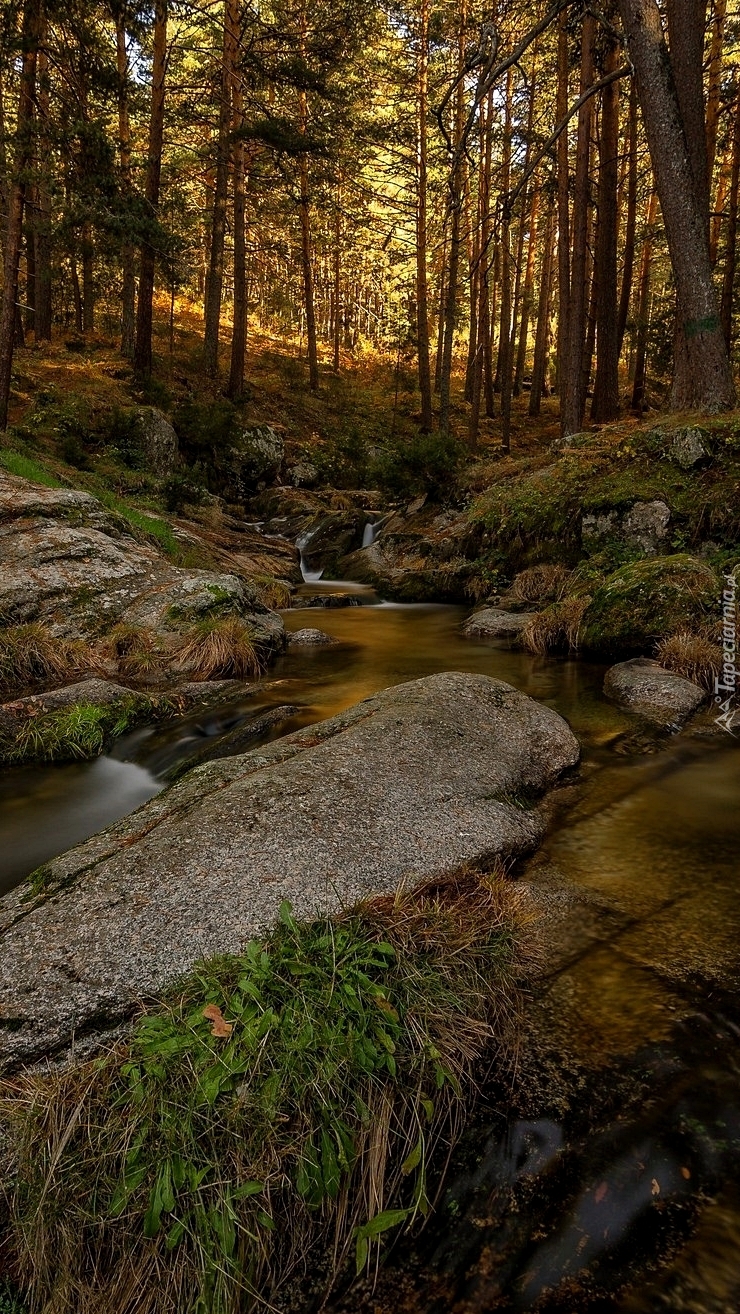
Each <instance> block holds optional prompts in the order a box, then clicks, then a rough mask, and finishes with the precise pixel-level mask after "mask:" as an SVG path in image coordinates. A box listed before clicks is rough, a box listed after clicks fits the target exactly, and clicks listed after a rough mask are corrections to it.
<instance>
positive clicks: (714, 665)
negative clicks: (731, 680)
mask: <svg viewBox="0 0 740 1314" xmlns="http://www.w3.org/2000/svg"><path fill="white" fill-rule="evenodd" d="M655 658H656V661H659V662H660V664H661V666H665V668H666V670H667V671H675V672H676V674H677V675H683V676H685V677H686V679H687V680H693V681H694V683H695V684H700V685H701V686H702V688H704V689H710V690H712V689H713V688H714V679H715V676H717V675H719V673H720V671H721V670H722V660H723V658H722V649H721V648H720V646H719V644H717V643H712V641H711V639H707V638H705V637H704V636H703V635H700V634H691V633H690V632H689V631H687V630H681V631H680V632H679V633H678V634H671V635H670V636H669V637H668V638H667V639H661V640H660V643H658V644H656V647H655Z"/></svg>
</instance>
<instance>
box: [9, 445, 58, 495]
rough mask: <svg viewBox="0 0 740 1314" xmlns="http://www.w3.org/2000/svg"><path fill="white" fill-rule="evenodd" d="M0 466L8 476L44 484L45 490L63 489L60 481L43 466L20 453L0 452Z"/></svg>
mask: <svg viewBox="0 0 740 1314" xmlns="http://www.w3.org/2000/svg"><path fill="white" fill-rule="evenodd" d="M0 465H1V466H2V467H3V469H5V470H7V471H8V473H9V474H14V475H18V477H19V478H20V479H30V480H32V482H33V483H34V484H45V485H46V487H47V488H62V487H63V485H62V482H61V480H60V479H57V478H56V476H55V475H53V474H50V473H49V471H48V470H46V469H45V467H44V466H43V465H39V463H38V461H32V460H31V459H30V457H28V456H21V454H20V452H13V451H10V450H9V449H4V450H3V451H0Z"/></svg>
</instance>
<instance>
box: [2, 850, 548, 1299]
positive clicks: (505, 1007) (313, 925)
mask: <svg viewBox="0 0 740 1314" xmlns="http://www.w3.org/2000/svg"><path fill="white" fill-rule="evenodd" d="M522 906H523V905H522V903H521V895H519V894H518V893H517V891H516V890H515V889H514V888H513V887H512V886H511V885H508V884H507V883H506V882H504V881H503V880H502V879H501V877H500V876H490V875H488V876H482V875H480V874H478V873H473V872H469V871H466V872H461V873H458V874H457V875H455V876H453V877H450V878H447V880H445V881H442V882H440V881H437V882H434V883H431V882H430V883H429V884H427V885H426V886H423V887H421V888H420V889H418V890H416V891H415V892H407V891H405V892H400V893H399V894H397V895H396V896H389V897H387V898H382V899H378V900H376V901H373V902H371V903H367V904H364V905H360V906H359V907H358V908H356V909H355V910H354V911H352V912H351V913H348V914H346V915H345V916H343V917H339V918H335V919H327V918H319V919H317V920H315V921H312V922H309V923H303V924H301V923H298V922H296V921H295V920H294V918H293V916H292V913H291V910H290V907H289V905H287V904H284V905H283V906H282V908H281V913H280V922H279V924H278V926H277V927H276V928H275V929H274V930H273V931H272V932H271V933H270V934H268V935H267V936H266V938H265V939H264V940H263V941H261V942H260V941H253V942H252V943H250V944H249V945H248V946H247V948H246V950H245V951H244V953H243V954H241V955H239V956H235V957H228V958H223V959H220V960H216V961H212V962H209V963H205V964H202V965H201V966H200V967H199V968H196V969H195V970H194V971H193V972H192V973H191V974H190V975H189V976H188V977H187V979H186V980H185V981H184V982H182V983H181V985H180V987H179V989H177V990H176V991H172V992H170V994H169V995H168V996H167V997H166V998H165V999H164V1001H163V1002H161V1003H160V1004H159V1005H158V1006H155V1007H153V1008H152V1009H151V1010H150V1011H149V1012H147V1013H145V1014H144V1015H143V1016H141V1017H140V1018H139V1020H138V1022H137V1023H136V1024H135V1027H134V1030H133V1034H132V1035H131V1037H130V1039H129V1040H128V1041H127V1042H125V1043H119V1044H118V1045H117V1046H116V1048H115V1049H114V1050H112V1051H111V1052H110V1053H108V1054H106V1055H104V1056H103V1057H101V1058H98V1059H95V1060H91V1061H88V1062H86V1063H81V1064H80V1063H78V1064H74V1065H67V1066H64V1067H61V1068H58V1069H56V1070H54V1071H49V1072H46V1073H40V1072H38V1073H32V1074H24V1075H20V1076H17V1077H15V1078H10V1079H8V1080H7V1081H6V1083H5V1086H4V1090H3V1092H2V1094H3V1100H2V1106H1V1109H2V1114H3V1120H4V1123H5V1125H6V1127H7V1128H8V1131H9V1138H10V1152H11V1153H12V1154H13V1155H14V1158H15V1162H16V1164H17V1170H16V1173H15V1176H14V1180H13V1182H12V1184H11V1188H10V1192H9V1210H10V1216H11V1225H10V1237H11V1251H10V1253H11V1258H12V1259H13V1260H14V1262H15V1263H16V1264H17V1266H18V1270H19V1273H20V1277H21V1287H22V1290H23V1292H24V1294H26V1295H27V1296H28V1298H29V1299H30V1300H31V1303H32V1304H33V1307H34V1308H41V1307H50V1305H49V1306H47V1302H51V1303H53V1307H54V1309H55V1311H57V1314H72V1311H74V1314H80V1312H84V1314H102V1312H103V1311H109V1310H112V1309H115V1310H116V1311H117V1312H118V1314H134V1311H136V1314H186V1312H188V1311H190V1312H192V1314H205V1312H206V1311H207V1312H208V1314H233V1311H234V1310H236V1309H239V1310H241V1311H246V1310H248V1309H251V1308H252V1307H253V1305H254V1304H256V1303H261V1302H263V1301H265V1302H269V1301H272V1300H274V1299H275V1297H276V1294H277V1293H278V1291H279V1289H280V1287H281V1286H282V1287H284V1286H285V1285H286V1284H287V1283H289V1282H290V1281H291V1280H294V1279H295V1278H296V1276H299V1275H300V1274H301V1273H302V1272H305V1271H306V1270H307V1269H308V1268H309V1266H315V1265H316V1264H317V1263H318V1265H319V1267H320V1269H322V1275H323V1277H324V1278H325V1279H326V1282H327V1285H330V1283H331V1281H332V1279H333V1277H334V1276H336V1274H337V1273H338V1272H339V1270H340V1269H342V1268H343V1267H344V1265H345V1262H346V1261H347V1260H348V1258H349V1257H350V1255H353V1259H354V1263H355V1265H356V1267H357V1269H358V1271H359V1270H361V1269H363V1268H364V1267H365V1266H366V1265H369V1264H371V1263H372V1262H373V1260H374V1256H375V1255H376V1254H377V1247H378V1245H379V1242H380V1238H381V1237H382V1236H383V1235H384V1234H385V1233H387V1232H392V1231H394V1230H395V1229H397V1228H399V1227H402V1226H408V1225H410V1224H412V1223H413V1222H414V1220H415V1219H418V1218H419V1217H423V1216H424V1215H425V1214H426V1213H427V1211H428V1210H429V1208H430V1204H431V1201H432V1199H433V1198H434V1195H435V1192H436V1190H437V1189H438V1188H439V1186H440V1169H443V1168H444V1165H445V1163H446V1162H447V1159H448V1155H449V1148H450V1145H451V1143H452V1142H453V1141H454V1140H455V1138H456V1137H457V1136H458V1134H459V1132H460V1130H461V1128H462V1124H463V1120H464V1117H465V1115H466V1113H467V1111H468V1110H469V1107H470V1104H471V1102H472V1100H473V1097H474V1093H475V1072H476V1067H477V1064H478V1063H479V1061H480V1059H481V1058H482V1056H483V1055H484V1053H488V1054H491V1053H492V1052H493V1053H497V1054H498V1057H499V1059H500V1060H502V1061H503V1057H504V1055H506V1054H507V1053H508V1045H509V1044H510V1042H511V1040H512V1036H513V1021H514V1018H515V1015H516V1009H515V1000H516V991H515V989H514V985H513V979H514V970H515V967H516V965H517V959H518V957H519V950H520V932H519V927H520V924H521V920H522V915H521V908H522Z"/></svg>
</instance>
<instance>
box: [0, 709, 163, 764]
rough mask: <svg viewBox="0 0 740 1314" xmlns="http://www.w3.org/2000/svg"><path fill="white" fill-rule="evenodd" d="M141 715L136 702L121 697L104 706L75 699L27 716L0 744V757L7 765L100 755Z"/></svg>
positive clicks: (61, 760)
mask: <svg viewBox="0 0 740 1314" xmlns="http://www.w3.org/2000/svg"><path fill="white" fill-rule="evenodd" d="M135 715H136V718H137V719H138V716H139V715H140V707H139V703H138V702H137V701H135V700H134V699H131V701H130V702H128V701H124V700H121V702H119V703H115V704H111V705H110V706H107V707H100V706H97V705H96V704H95V703H78V704H77V705H76V706H75V707H64V708H60V709H58V710H55V711H50V712H42V713H41V714H40V715H38V716H29V717H28V718H27V719H26V720H25V721H23V722H22V723H21V725H20V727H19V728H18V730H17V731H16V733H15V735H14V736H7V737H4V739H3V742H2V743H1V744H0V761H2V762H4V763H6V764H7V765H9V766H19V765H20V764H22V763H27V762H72V761H87V760H89V759H90V758H94V757H99V756H100V754H101V753H102V752H103V750H104V749H105V746H106V744H107V743H108V742H109V741H110V740H111V739H116V738H117V737H118V736H119V735H122V734H124V733H125V731H126V730H127V729H129V727H130V725H131V724H132V722H133V720H134V718H135Z"/></svg>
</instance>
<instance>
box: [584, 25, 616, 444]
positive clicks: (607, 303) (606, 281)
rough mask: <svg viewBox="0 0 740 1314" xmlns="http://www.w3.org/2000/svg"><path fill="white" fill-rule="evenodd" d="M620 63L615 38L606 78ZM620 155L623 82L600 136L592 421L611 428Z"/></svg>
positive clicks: (606, 99) (605, 105)
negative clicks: (620, 109) (609, 424)
mask: <svg viewBox="0 0 740 1314" xmlns="http://www.w3.org/2000/svg"><path fill="white" fill-rule="evenodd" d="M619 62H620V49H619V44H618V42H617V41H616V40H612V41H610V43H609V47H608V49H607V52H606V57H605V59H604V69H603V72H604V76H607V75H608V74H609V73H613V72H614V71H615V70H616V69H617V68H618V67H619ZM618 152H619V82H612V83H611V84H610V85H609V86H608V87H604V90H603V91H602V93H601V136H600V138H599V222H598V229H597V243H596V267H595V270H594V279H595V283H596V379H595V382H594V396H593V402H592V405H591V419H592V420H594V421H595V422H596V423H597V424H607V423H608V422H609V421H610V420H616V418H617V416H618V415H619V339H618V330H619V325H618V320H617V316H616V315H615V314H614V307H615V305H616V302H617V235H618V231H617V230H618V226H619V211H618V208H617V184H618V173H619V167H618V158H617V157H618Z"/></svg>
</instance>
